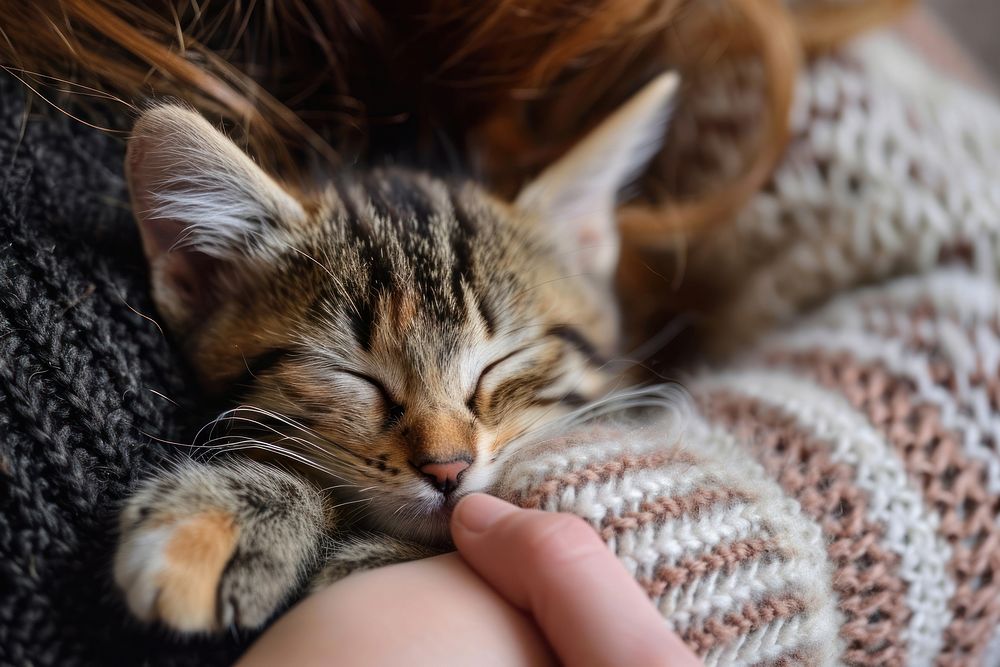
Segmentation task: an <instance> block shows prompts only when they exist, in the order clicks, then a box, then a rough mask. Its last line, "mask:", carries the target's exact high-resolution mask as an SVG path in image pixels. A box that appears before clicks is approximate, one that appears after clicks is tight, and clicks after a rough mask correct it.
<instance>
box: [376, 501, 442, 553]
mask: <svg viewBox="0 0 1000 667" xmlns="http://www.w3.org/2000/svg"><path fill="white" fill-rule="evenodd" d="M450 520H451V505H450V504H448V505H445V504H443V503H442V504H441V506H440V507H439V508H437V509H429V510H427V511H426V512H422V513H416V512H414V513H411V514H409V515H407V516H405V517H403V516H399V515H395V516H394V515H393V513H392V512H390V513H388V515H387V516H379V515H378V513H376V514H374V515H373V516H372V517H371V521H372V524H373V525H372V527H373V528H375V529H376V530H379V531H382V532H385V533H387V534H389V535H391V536H393V537H396V538H399V539H401V540H408V541H411V542H419V543H420V544H427V545H430V546H438V545H443V544H448V543H449V542H450V541H451V534H450V530H449V529H448V523H449V521H450Z"/></svg>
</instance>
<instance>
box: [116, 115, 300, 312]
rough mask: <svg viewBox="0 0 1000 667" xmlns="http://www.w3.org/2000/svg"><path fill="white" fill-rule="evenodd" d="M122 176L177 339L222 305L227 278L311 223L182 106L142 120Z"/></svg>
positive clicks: (291, 201)
mask: <svg viewBox="0 0 1000 667" xmlns="http://www.w3.org/2000/svg"><path fill="white" fill-rule="evenodd" d="M126 175H127V179H128V185H129V190H130V192H131V197H132V209H133V211H134V214H135V216H136V219H137V221H138V223H139V230H140V233H141V236H142V245H143V249H144V250H145V253H146V258H147V259H148V261H149V264H150V269H151V274H152V280H153V294H154V297H155V298H156V301H157V305H158V306H159V308H160V310H161V312H162V314H163V315H164V317H165V318H167V320H168V322H169V324H170V325H171V327H173V328H174V329H175V330H180V331H183V330H184V329H185V328H187V325H188V324H189V323H190V321H193V320H194V319H195V318H196V317H198V316H201V315H206V314H208V313H207V312H206V311H208V310H210V309H211V308H212V307H214V306H215V305H217V300H218V298H220V294H219V286H220V283H222V282H223V281H222V280H220V278H222V276H223V274H225V273H227V272H228V273H233V271H232V270H233V269H234V268H237V267H238V265H239V264H240V263H241V262H245V261H246V260H247V259H248V258H250V257H266V256H267V253H268V251H269V249H271V248H273V247H274V246H273V241H274V239H275V238H277V234H278V233H279V230H280V229H281V228H283V227H287V226H288V225H295V224H297V223H299V222H300V221H302V220H303V219H304V218H305V213H304V211H303V209H302V205H301V204H300V203H299V202H298V201H297V200H296V199H295V198H294V197H293V196H291V195H290V194H289V193H288V192H286V191H285V190H284V189H282V187H281V186H280V185H278V184H277V183H276V182H275V181H274V180H273V179H272V178H271V177H270V176H268V175H267V174H266V173H264V171H263V170H262V169H261V168H260V167H258V166H257V165H256V164H255V163H254V162H253V160H251V159H250V158H249V157H248V156H247V155H246V154H245V153H244V152H243V151H241V150H240V149H239V148H237V146H236V145H235V144H233V142H232V141H230V140H229V139H228V138H226V137H225V136H224V135H223V134H222V133H221V132H219V131H218V130H216V129H215V128H214V127H212V125H211V124H210V123H209V122H208V121H206V120H205V119H204V118H202V117H201V116H200V115H198V114H197V113H195V112H194V111H191V110H189V109H185V108H183V107H179V106H172V105H165V106H158V107H154V108H152V109H150V110H149V111H146V112H145V113H144V114H143V115H142V116H141V117H140V118H139V120H138V122H137V123H136V125H135V129H134V130H133V134H132V138H131V139H130V140H129V143H128V154H127V157H126ZM228 280H229V282H232V278H231V277H229V278H228Z"/></svg>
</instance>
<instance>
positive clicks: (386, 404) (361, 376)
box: [336, 368, 406, 428]
mask: <svg viewBox="0 0 1000 667" xmlns="http://www.w3.org/2000/svg"><path fill="white" fill-rule="evenodd" d="M336 372H339V373H343V374H344V375H348V376H350V377H353V378H355V379H357V380H359V381H361V382H364V383H365V384H367V385H368V386H369V387H371V388H372V389H374V390H375V392H376V393H377V394H378V398H379V400H380V401H381V404H382V412H383V413H384V415H385V428H392V427H393V426H395V425H396V424H398V423H399V421H400V420H401V419H402V418H403V415H405V414H406V407H405V406H404V405H403V404H402V403H400V402H399V400H397V399H396V398H395V396H394V395H393V394H392V392H390V391H389V390H388V389H386V387H385V385H384V384H383V383H382V382H380V381H379V380H376V379H375V378H374V377H373V376H371V375H368V374H366V373H361V372H358V371H352V370H347V369H345V368H337V369H336Z"/></svg>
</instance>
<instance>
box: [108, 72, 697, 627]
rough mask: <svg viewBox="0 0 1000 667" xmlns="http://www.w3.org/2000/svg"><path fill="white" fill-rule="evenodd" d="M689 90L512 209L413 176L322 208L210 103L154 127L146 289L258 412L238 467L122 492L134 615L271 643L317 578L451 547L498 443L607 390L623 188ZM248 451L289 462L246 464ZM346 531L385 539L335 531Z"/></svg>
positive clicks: (558, 172) (399, 176)
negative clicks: (271, 621)
mask: <svg viewBox="0 0 1000 667" xmlns="http://www.w3.org/2000/svg"><path fill="white" fill-rule="evenodd" d="M676 87H677V78H676V76H674V75H672V74H667V75H663V76H660V77H658V78H657V79H655V80H653V81H652V82H651V83H650V84H648V85H647V86H646V87H645V88H644V89H643V90H641V91H640V92H639V93H638V94H637V95H636V96H635V97H634V98H632V99H631V100H630V101H629V102H627V103H626V104H625V105H624V106H623V107H622V108H621V109H619V110H618V111H617V112H616V113H614V114H612V115H611V116H610V117H609V118H608V119H607V120H606V121H605V122H604V123H603V124H601V125H600V126H599V127H597V129H596V130H594V131H593V132H592V133H591V134H590V135H589V136H588V137H587V138H586V139H585V140H584V141H582V142H581V143H580V144H579V145H578V146H577V147H576V148H574V149H573V150H571V151H570V152H569V153H568V154H567V155H566V156H565V157H563V158H562V159H561V160H559V161H558V162H557V163H555V164H554V165H553V166H552V167H550V168H549V169H548V170H547V171H545V172H544V173H543V174H542V175H541V176H540V177H539V178H537V179H536V180H535V181H534V182H533V183H531V184H530V185H529V186H527V187H526V188H525V189H524V191H523V192H522V193H521V195H520V196H519V197H518V198H517V200H516V202H515V203H513V204H509V203H505V202H502V201H499V200H497V199H495V198H494V197H492V196H490V195H489V194H488V193H487V192H485V191H484V190H483V189H482V188H481V187H479V186H477V185H476V184H475V183H469V182H451V181H444V180H439V179H436V178H434V177H432V176H429V175H427V174H424V173H420V172H415V171H407V170H403V169H394V168H387V169H377V170H373V171H368V172H351V171H347V172H344V173H340V174H337V175H335V176H333V177H332V178H330V179H329V182H328V184H327V186H326V187H325V188H324V189H323V190H321V191H320V192H319V193H318V194H316V195H313V196H308V197H306V196H303V195H301V194H299V193H294V192H291V191H289V190H287V189H285V188H284V187H282V185H280V184H279V183H277V182H276V181H275V180H273V179H272V178H271V177H269V176H268V175H267V174H265V173H264V172H263V171H262V170H261V169H260V168H259V167H257V165H256V164H255V163H254V162H253V161H252V160H251V159H250V158H249V157H247V156H246V155H245V154H244V153H242V152H241V151H240V150H239V149H238V148H237V147H236V146H235V145H234V144H233V143H231V142H230V141H229V140H228V139H227V138H225V137H224V136H223V135H222V134H220V133H219V132H218V131H217V130H215V129H214V128H213V127H212V126H211V125H210V124H209V123H208V122H206V121H205V120H204V119H203V118H201V117H200V116H198V115H197V114H195V113H193V112H191V111H189V110H187V109H184V108H180V107H176V106H160V107H156V108H153V109H151V110H150V111H148V112H146V113H145V114H144V115H143V116H142V117H141V118H140V119H139V121H138V123H137V125H136V127H135V131H134V134H133V137H132V139H131V140H130V142H129V147H128V157H127V171H128V181H129V187H130V190H131V194H132V203H133V208H134V211H135V214H136V216H137V218H138V224H139V227H140V230H141V235H142V241H143V247H144V250H145V253H146V256H147V258H148V260H149V263H150V267H151V275H152V287H153V295H154V298H155V301H156V304H157V307H158V309H159V312H160V314H161V316H162V318H163V319H164V320H165V322H166V324H167V325H168V326H169V328H170V330H171V332H172V333H173V334H174V336H175V338H176V339H177V340H178V341H179V342H180V344H181V345H182V346H183V349H184V352H185V354H186V355H187V357H188V358H189V359H190V361H191V363H192V365H193V367H194V368H195V369H196V371H197V372H198V374H199V375H200V379H201V381H202V382H203V383H204V385H205V386H206V387H207V388H208V389H209V390H210V391H213V392H217V393H232V394H235V393H236V392H237V391H238V392H239V393H238V396H239V400H240V401H241V406H240V407H239V408H237V409H235V410H233V411H230V412H229V413H228V414H227V415H226V416H225V417H226V419H225V420H224V421H225V423H227V424H229V425H230V426H235V427H237V428H234V429H232V430H230V431H227V432H226V434H225V435H222V436H219V437H215V438H211V439H209V440H208V444H209V445H214V446H217V447H218V448H219V449H220V450H222V451H224V452H225V458H223V457H221V456H219V457H215V458H214V459H212V460H211V461H208V462H189V463H187V464H184V465H182V466H180V467H178V468H175V469H172V470H169V471H166V472H164V473H162V474H161V475H160V476H158V477H157V478H155V479H151V480H149V481H148V482H147V483H146V484H144V485H143V486H142V487H141V488H140V490H139V491H138V492H137V493H136V495H135V496H134V497H133V498H132V499H130V501H129V502H128V503H127V505H126V507H125V509H124V511H123V513H122V516H121V522H120V530H121V539H120V544H119V547H118V552H117V555H116V558H115V564H114V576H115V580H116V582H117V583H118V585H119V586H120V587H121V589H122V590H123V591H124V593H125V596H126V599H127V602H128V605H129V607H130V608H131V610H132V612H133V613H134V614H135V615H136V616H138V617H139V618H141V619H144V620H158V621H160V622H162V623H163V624H165V625H166V626H168V627H170V628H173V629H175V630H178V631H184V632H208V631H221V630H224V629H227V628H230V627H234V626H235V627H243V628H254V627H258V626H260V625H261V624H263V623H264V622H265V621H266V620H267V619H268V618H269V617H270V616H271V615H272V614H273V613H274V612H275V611H276V610H277V609H278V608H279V607H280V606H281V605H282V604H283V603H284V602H286V601H287V599H288V598H289V596H290V595H291V594H293V593H294V592H295V591H296V590H297V589H298V587H299V585H300V582H301V580H302V578H303V576H305V575H307V574H311V575H313V577H314V580H316V581H327V580H331V579H333V578H336V576H339V574H341V573H343V572H344V571H347V570H349V569H350V568H351V567H355V566H358V565H366V566H370V565H371V564H373V563H378V562H381V561H389V560H395V559H401V558H409V557H413V556H415V555H418V554H419V553H421V549H420V548H419V547H420V545H438V544H441V543H445V542H446V541H447V524H448V516H449V513H450V510H451V508H452V507H453V506H454V505H455V503H456V502H457V500H458V499H459V498H460V497H461V496H463V495H464V494H467V493H469V492H472V491H488V490H489V489H490V487H491V483H493V482H494V480H495V479H496V477H497V475H498V471H499V470H500V466H501V464H502V457H501V454H503V455H508V454H510V453H511V452H513V451H515V450H516V449H517V448H518V447H520V446H522V445H523V443H526V442H528V441H529V440H530V439H531V437H532V435H533V434H535V433H537V432H538V429H539V427H540V426H542V425H544V424H546V423H551V421H552V420H554V419H557V418H559V417H560V416H564V415H566V414H567V413H568V412H570V411H571V410H573V409H574V408H577V407H579V406H581V405H584V404H586V403H588V402H590V401H592V400H594V399H596V398H598V397H600V396H602V395H603V394H604V393H606V392H607V391H608V390H609V389H610V388H611V387H612V386H613V383H614V380H615V379H614V377H613V376H612V375H611V374H610V373H609V372H607V371H606V361H607V360H608V359H609V358H610V356H611V355H612V354H614V352H615V347H616V343H617V337H618V336H617V334H618V318H617V314H616V312H615V308H614V305H613V299H612V295H611V283H612V275H613V272H614V269H615V266H616V262H617V250H618V241H617V237H616V231H615V221H614V205H615V199H616V195H617V192H618V190H619V189H620V187H621V186H622V185H623V184H625V183H627V182H628V181H629V179H630V178H631V177H633V176H634V175H635V173H636V172H637V171H638V170H639V169H640V168H641V167H642V166H643V165H644V164H645V163H646V161H647V160H648V158H649V157H650V156H651V155H652V153H653V152H654V150H655V148H656V147H657V146H658V144H659V142H660V136H661V134H662V130H663V125H664V123H665V120H666V117H667V114H668V107H669V101H670V99H671V97H672V96H673V94H674V91H675V90H676ZM220 424H221V422H220ZM240 427H243V428H240ZM250 451H254V452H257V453H263V454H266V455H270V457H271V458H269V459H268V458H263V457H261V456H255V457H254V459H251V458H249V457H247V456H241V455H240V454H234V453H233V452H250ZM352 522H353V523H355V524H359V525H360V526H361V527H362V528H364V529H366V530H368V531H375V532H376V533H378V534H381V535H386V536H391V538H392V539H390V537H387V538H385V539H382V540H379V541H375V542H372V541H369V542H360V541H357V540H356V539H355V538H350V537H343V538H342V537H339V536H340V535H342V534H343V532H344V529H345V526H346V525H349V524H351V523H352ZM331 536H335V537H336V539H331ZM329 544H334V545H337V546H336V548H335V551H334V552H333V553H332V555H331V553H322V555H321V552H323V551H324V548H325V547H326V546H327V545H329ZM324 565H325V567H324ZM317 571H318V572H319V574H316V572H317Z"/></svg>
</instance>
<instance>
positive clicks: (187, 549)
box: [114, 510, 240, 633]
mask: <svg viewBox="0 0 1000 667" xmlns="http://www.w3.org/2000/svg"><path fill="white" fill-rule="evenodd" d="M143 514H148V516H144V517H142V518H140V519H139V520H138V522H137V523H136V524H135V525H134V526H133V527H132V529H131V530H128V531H127V532H126V533H125V534H123V536H122V541H121V543H120V544H119V546H118V553H117V554H116V556H115V568H114V575H115V581H116V583H117V584H118V586H119V587H120V588H121V589H122V590H123V591H124V592H125V598H126V601H127V602H128V606H129V609H131V610H132V613H133V614H135V615H136V616H137V617H138V618H140V619H142V620H144V621H147V622H151V621H159V622H161V623H163V624H164V625H166V626H168V627H170V628H173V629H175V630H178V631H180V632H193V633H194V632H212V631H215V630H218V629H220V628H221V627H225V625H227V624H226V623H224V622H223V619H222V618H221V614H220V613H219V609H218V607H219V599H220V596H219V591H220V588H221V584H222V582H223V575H224V573H225V571H226V566H227V564H228V563H229V562H230V560H231V559H232V557H233V554H234V553H235V551H236V546H237V543H238V540H239V532H240V527H239V525H238V524H237V523H236V520H235V517H233V515H232V514H230V513H227V512H224V511H220V510H207V511H204V512H200V513H196V514H191V515H189V516H170V515H164V514H156V515H154V514H152V513H149V512H143Z"/></svg>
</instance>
